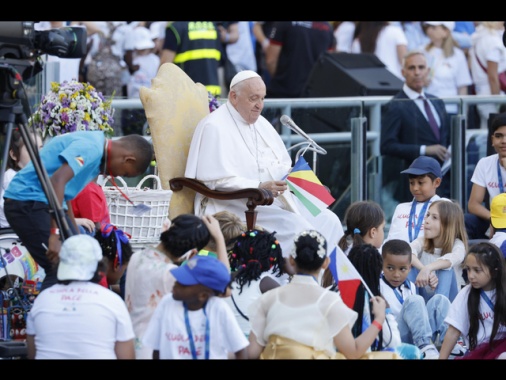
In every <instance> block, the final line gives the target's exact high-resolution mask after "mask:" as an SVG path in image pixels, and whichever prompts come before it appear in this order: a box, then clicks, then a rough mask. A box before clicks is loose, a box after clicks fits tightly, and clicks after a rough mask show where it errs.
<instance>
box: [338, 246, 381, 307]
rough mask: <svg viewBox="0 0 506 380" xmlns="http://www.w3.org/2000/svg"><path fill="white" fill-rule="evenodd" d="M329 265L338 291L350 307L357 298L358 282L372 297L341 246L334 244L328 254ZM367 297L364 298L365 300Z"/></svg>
mask: <svg viewBox="0 0 506 380" xmlns="http://www.w3.org/2000/svg"><path fill="white" fill-rule="evenodd" d="M329 257H330V265H329V269H330V272H331V273H332V276H333V277H334V280H335V281H336V284H337V287H338V289H339V293H340V294H341V298H342V299H343V302H344V303H345V304H346V305H347V306H348V307H349V308H350V309H353V306H354V305H355V300H356V298H357V291H358V287H359V285H360V283H362V284H364V287H365V289H366V290H367V292H369V295H370V296H371V297H372V293H371V290H370V289H369V287H368V286H367V285H366V283H365V282H364V280H363V279H362V276H361V275H360V273H358V271H357V269H356V268H355V266H354V265H353V264H352V263H351V261H350V260H349V259H348V258H347V257H346V255H345V254H344V252H343V251H342V249H341V248H339V247H338V246H336V247H335V248H334V250H333V251H332V253H331V254H330V256H329ZM367 300H368V299H367V298H366V301H367Z"/></svg>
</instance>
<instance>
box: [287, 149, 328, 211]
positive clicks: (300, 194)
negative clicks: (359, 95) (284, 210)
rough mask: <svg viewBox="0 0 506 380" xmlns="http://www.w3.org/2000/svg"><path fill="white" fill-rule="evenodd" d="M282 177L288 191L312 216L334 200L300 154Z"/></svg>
mask: <svg viewBox="0 0 506 380" xmlns="http://www.w3.org/2000/svg"><path fill="white" fill-rule="evenodd" d="M284 179H286V182H287V185H288V188H289V189H290V191H292V192H293V193H294V194H295V196H296V197H297V198H299V200H300V201H301V202H302V204H303V205H304V206H305V207H306V208H307V209H308V210H309V212H311V214H312V215H313V216H316V215H318V214H319V213H320V212H322V211H323V210H324V209H326V208H327V207H328V206H330V205H331V204H332V203H333V202H334V201H335V198H334V197H332V195H331V194H330V192H329V191H328V190H327V189H326V188H325V186H323V185H322V183H321V182H320V180H319V179H318V177H316V175H315V173H314V172H313V170H312V169H311V167H310V166H309V164H308V163H307V161H306V160H305V159H304V157H302V156H300V158H299V159H298V160H297V162H296V163H295V165H294V166H293V168H292V170H291V172H290V173H288V175H287V176H286V177H285V178H284Z"/></svg>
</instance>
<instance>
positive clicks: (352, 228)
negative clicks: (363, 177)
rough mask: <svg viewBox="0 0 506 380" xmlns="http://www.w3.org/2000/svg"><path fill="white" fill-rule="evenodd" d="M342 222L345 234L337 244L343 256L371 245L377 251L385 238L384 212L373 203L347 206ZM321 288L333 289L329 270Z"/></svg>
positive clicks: (332, 280) (332, 279)
mask: <svg viewBox="0 0 506 380" xmlns="http://www.w3.org/2000/svg"><path fill="white" fill-rule="evenodd" d="M344 221H345V225H346V233H345V234H344V235H343V236H342V237H341V239H340V240H339V242H338V245H339V248H341V249H342V250H343V252H344V254H345V255H348V253H349V252H350V250H351V249H352V247H354V246H358V245H362V244H371V245H372V246H374V247H376V248H377V249H378V250H379V249H380V248H381V245H382V244H383V240H384V238H385V221H386V220H385V212H384V211H383V209H382V208H381V206H380V205H379V204H378V203H376V202H374V201H356V202H353V203H352V204H350V205H349V206H348V208H347V209H346V212H345V216H344ZM322 286H324V287H329V286H331V287H333V288H335V281H334V278H333V277H332V273H331V272H330V270H329V269H326V270H325V272H324V274H323V278H322Z"/></svg>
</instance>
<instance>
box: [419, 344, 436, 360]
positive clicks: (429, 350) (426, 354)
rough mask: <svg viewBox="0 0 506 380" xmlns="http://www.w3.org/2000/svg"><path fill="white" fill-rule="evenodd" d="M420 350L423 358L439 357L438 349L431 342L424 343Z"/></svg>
mask: <svg viewBox="0 0 506 380" xmlns="http://www.w3.org/2000/svg"><path fill="white" fill-rule="evenodd" d="M420 351H421V352H422V358H423V359H439V351H438V350H437V348H436V346H434V345H433V344H428V345H426V346H425V347H423V348H421V349H420Z"/></svg>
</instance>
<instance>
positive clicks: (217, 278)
mask: <svg viewBox="0 0 506 380" xmlns="http://www.w3.org/2000/svg"><path fill="white" fill-rule="evenodd" d="M170 272H171V273H172V275H173V276H174V277H175V278H176V280H177V282H179V283H180V284H182V285H186V286H191V285H198V284H200V285H204V286H207V287H208V288H211V289H213V290H215V291H217V292H220V293H224V292H225V290H226V288H227V286H228V284H229V283H230V280H231V278H230V272H229V270H228V269H227V267H226V266H225V264H223V263H222V262H221V261H219V260H218V259H217V258H215V257H212V256H199V255H196V256H194V257H192V258H191V259H190V260H188V262H187V263H186V265H183V266H180V267H178V268H175V269H172V270H171V271H170Z"/></svg>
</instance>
